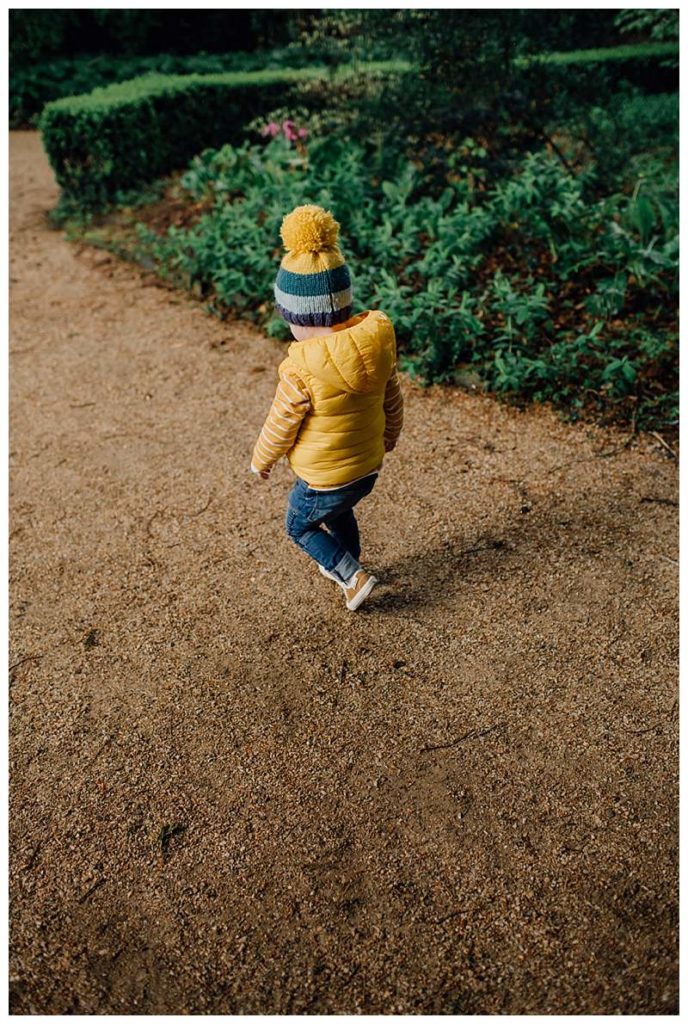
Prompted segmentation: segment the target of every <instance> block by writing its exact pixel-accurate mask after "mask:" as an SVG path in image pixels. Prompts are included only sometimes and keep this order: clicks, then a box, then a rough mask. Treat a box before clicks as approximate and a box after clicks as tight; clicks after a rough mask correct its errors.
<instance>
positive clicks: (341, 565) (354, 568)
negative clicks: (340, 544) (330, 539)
mask: <svg viewBox="0 0 688 1024" xmlns="http://www.w3.org/2000/svg"><path fill="white" fill-rule="evenodd" d="M360 568H361V565H360V562H357V561H356V559H355V558H354V556H353V555H350V554H349V552H348V551H347V552H346V554H345V555H344V557H343V558H341V559H340V560H339V561H338V562H337V564H336V565H335V567H334V569H332V575H333V576H336V577H337V579H339V580H341V582H342V583H348V582H349V580H350V579H351V577H352V576H353V574H354V573H355V572H358V570H359V569H360Z"/></svg>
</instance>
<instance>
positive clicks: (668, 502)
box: [640, 496, 678, 508]
mask: <svg viewBox="0 0 688 1024" xmlns="http://www.w3.org/2000/svg"><path fill="white" fill-rule="evenodd" d="M640 501H641V503H642V502H646V503H647V504H652V505H673V506H674V507H676V508H678V502H677V501H674V499H673V498H652V497H649V496H648V497H647V498H641V499H640Z"/></svg>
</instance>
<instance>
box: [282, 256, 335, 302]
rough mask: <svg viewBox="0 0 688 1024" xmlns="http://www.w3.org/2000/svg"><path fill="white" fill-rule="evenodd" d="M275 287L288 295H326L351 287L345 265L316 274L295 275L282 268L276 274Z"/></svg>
mask: <svg viewBox="0 0 688 1024" xmlns="http://www.w3.org/2000/svg"><path fill="white" fill-rule="evenodd" d="M277 285H278V287H279V288H280V290H281V291H283V292H287V293H288V294H290V295H327V294H328V293H330V292H342V291H344V289H345V288H350V287H351V277H350V276H349V268H348V267H347V265H346V263H344V264H342V266H341V267H335V268H334V270H320V271H318V273H317V274H295V273H293V271H291V270H284V269H283V268H282V267H280V269H279V270H278V272H277Z"/></svg>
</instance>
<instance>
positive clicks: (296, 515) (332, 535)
mask: <svg viewBox="0 0 688 1024" xmlns="http://www.w3.org/2000/svg"><path fill="white" fill-rule="evenodd" d="M377 477H378V474H377V473H374V474H372V475H371V476H367V477H364V479H363V480H358V481H357V482H356V483H353V484H345V485H344V487H338V488H337V489H336V491H316V490H315V489H314V488H313V487H309V486H308V484H307V483H306V481H305V480H302V479H301V477H297V478H296V483H295V484H294V486H293V487H292V489H291V491H290V492H289V504H288V505H287V514H286V517H285V520H284V526H285V529H286V531H287V536H288V537H289V538H290V539H291V540H293V541H294V543H295V544H298V546H299V547H300V548H301V549H302V550H303V551H305V552H306V554H307V555H310V556H311V558H314V559H315V561H316V562H318V563H319V565H322V567H323V568H324V569H327V571H328V572H331V573H332V575H333V576H336V577H337V579H338V580H340V581H341V582H342V583H346V582H348V580H350V579H351V577H352V576H353V574H354V573H355V572H356V571H357V570H358V569H360V568H361V566H360V563H359V561H358V559H359V556H360V554H361V542H360V539H359V535H358V523H357V522H356V516H355V515H354V505H357V504H358V502H359V501H360V500H361V498H365V496H366V495H367V494H370V492H371V491H372V489H373V487H374V486H375V481H376V480H377ZM323 527H326V529H323Z"/></svg>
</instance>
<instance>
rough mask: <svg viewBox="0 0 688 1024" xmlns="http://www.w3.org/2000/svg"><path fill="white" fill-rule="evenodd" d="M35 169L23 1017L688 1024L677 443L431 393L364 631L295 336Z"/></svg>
mask: <svg viewBox="0 0 688 1024" xmlns="http://www.w3.org/2000/svg"><path fill="white" fill-rule="evenodd" d="M10 155H11V203H12V212H11V225H10V226H11V276H12V304H11V305H12V308H11V329H12V333H11V348H12V354H11V410H10V412H11V435H10V457H11V458H10V461H11V477H10V486H11V519H10V528H11V529H10V532H11V561H10V568H11V605H10V614H11V622H10V625H11V641H12V643H11V664H12V666H13V668H12V670H11V691H10V692H11V752H10V753H11V757H10V766H11V825H10V827H11V832H10V835H11V887H12V891H11V895H12V903H11V909H12V924H11V939H12V952H11V993H12V1005H13V1009H14V1011H15V1012H16V1013H20V1014H28V1013H46V1014H58V1013H63V1014H68V1013H84V1014H97V1013H106V1014H114V1013H125V1014H126V1013H147V1014H150V1013H168V1014H169V1013H200V1014H205V1013H209V1012H217V1013H226V1014H230V1013H235V1014H239V1013H241V1014H243V1013H260V1014H287V1013H294V1014H308V1013H352V1014H363V1013H368V1014H374V1013H385V1014H395V1013H397V1014H401V1013H413V1014H417V1013H440V1014H469V1013H477V1014H488V1013H499V1014H515V1013H543V1014H545V1013H546V1014H552V1013H557V1012H561V1013H569V1014H581V1013H586V1012H587V1013H623V1014H632V1013H659V1014H670V1013H675V1012H677V998H678V997H677V964H676V960H677V729H678V727H677V611H676V608H677V582H678V579H677V577H678V571H677V566H676V558H677V543H678V538H677V528H676V508H675V505H676V501H677V473H676V462H675V458H674V457H673V455H672V454H671V453H670V452H669V451H667V450H666V449H665V448H664V447H663V446H662V444H661V443H660V441H659V440H658V439H657V438H656V437H646V438H640V439H636V440H635V441H634V442H633V443H632V444H628V445H624V438H623V437H622V436H621V435H619V434H614V433H611V432H607V431H601V430H599V429H596V428H591V427H583V426H581V427H576V428H573V427H570V426H566V425H564V424H562V423H561V422H560V421H559V420H558V419H557V418H556V416H555V415H553V414H552V413H550V412H549V411H547V410H542V409H540V410H538V409H533V410H530V411H528V412H525V413H524V412H518V411H516V410H513V409H508V408H506V407H503V406H501V405H500V404H498V403H497V402H495V401H493V400H491V399H488V398H482V397H475V396H471V395H467V394H462V393H459V392H451V391H447V390H441V389H430V390H428V391H421V390H419V389H415V388H413V387H411V386H410V385H406V389H405V390H406V401H407V424H406V428H405V432H404V434H403V437H402V441H401V443H400V445H399V448H398V450H397V451H396V452H395V453H393V455H391V456H390V457H389V458H388V461H387V464H386V466H385V469H384V472H383V474H382V476H381V478H380V481H379V483H378V485H377V487H376V489H375V491H374V492H373V495H372V496H371V497H370V498H369V499H367V501H366V502H364V503H363V504H362V505H361V521H362V531H363V537H364V560H365V561H366V563H367V564H368V565H369V566H370V567H371V568H373V569H374V570H375V571H376V572H378V573H379V574H380V575H381V577H382V578H383V579H384V586H380V588H379V590H378V591H377V596H376V597H375V600H371V601H370V603H369V604H368V605H367V606H364V608H362V609H361V610H360V611H359V612H356V613H350V612H347V610H346V609H345V607H344V605H343V600H342V595H341V593H340V591H338V590H337V589H336V588H335V585H334V584H332V583H330V582H329V581H327V580H325V579H323V578H322V577H321V576H320V574H319V573H318V572H317V571H316V569H315V566H314V565H313V564H312V563H310V562H309V561H308V560H307V559H306V556H305V555H303V554H302V553H301V552H300V551H298V549H297V548H296V547H294V546H292V545H291V544H290V543H289V541H288V540H287V538H286V536H285V534H284V532H283V526H282V520H283V513H284V508H285V500H286V494H287V490H288V488H289V486H290V473H289V470H288V468H287V467H286V465H284V464H282V465H280V466H279V467H278V469H277V470H276V471H275V473H274V474H273V479H272V480H271V481H270V482H268V483H265V482H262V481H260V480H258V479H257V478H255V477H253V476H252V475H251V474H250V472H249V457H250V453H251V448H252V444H253V441H254V438H255V436H256V434H257V432H258V430H259V429H260V426H261V424H262V420H263V417H264V415H265V413H266V411H267V408H268V405H269V401H270V398H271V395H272V392H273V388H274V384H275V368H276V365H277V363H278V360H279V359H280V357H281V355H282V352H283V348H282V346H281V345H280V344H279V343H277V342H274V341H270V340H267V339H266V338H264V337H262V336H261V335H260V334H259V333H258V332H257V331H255V330H252V329H251V328H250V327H247V326H245V325H243V324H240V323H230V324H223V323H220V322H219V321H216V320H213V319H210V318H208V317H207V316H206V315H204V313H203V312H202V310H201V309H200V308H199V307H198V306H197V305H195V304H194V303H193V302H192V301H191V300H190V299H187V298H185V297H184V296H182V295H178V294H174V293H170V292H169V291H167V290H165V289H157V288H154V287H150V286H147V287H144V284H145V280H146V279H145V278H143V277H142V276H141V275H140V274H139V272H138V271H137V270H135V269H134V268H132V267H131V266H128V265H126V264H123V263H119V262H117V261H116V260H114V259H113V258H112V257H110V256H108V255H107V254H104V253H98V252H95V251H93V250H89V249H82V250H79V249H77V248H76V247H75V246H70V245H69V244H68V243H67V242H66V241H65V240H64V239H63V238H62V236H61V234H59V233H58V232H55V231H51V230H49V228H48V227H47V226H46V223H45V212H46V211H47V210H48V209H49V208H50V207H51V206H52V205H53V204H54V202H55V199H56V189H55V186H54V183H53V179H52V176H51V173H50V171H49V168H48V165H47V163H46V161H45V158H44V156H43V153H42V150H41V147H40V143H39V139H38V137H37V136H36V135H35V134H32V133H29V132H19V133H14V134H13V135H12V139H11V149H10Z"/></svg>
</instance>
